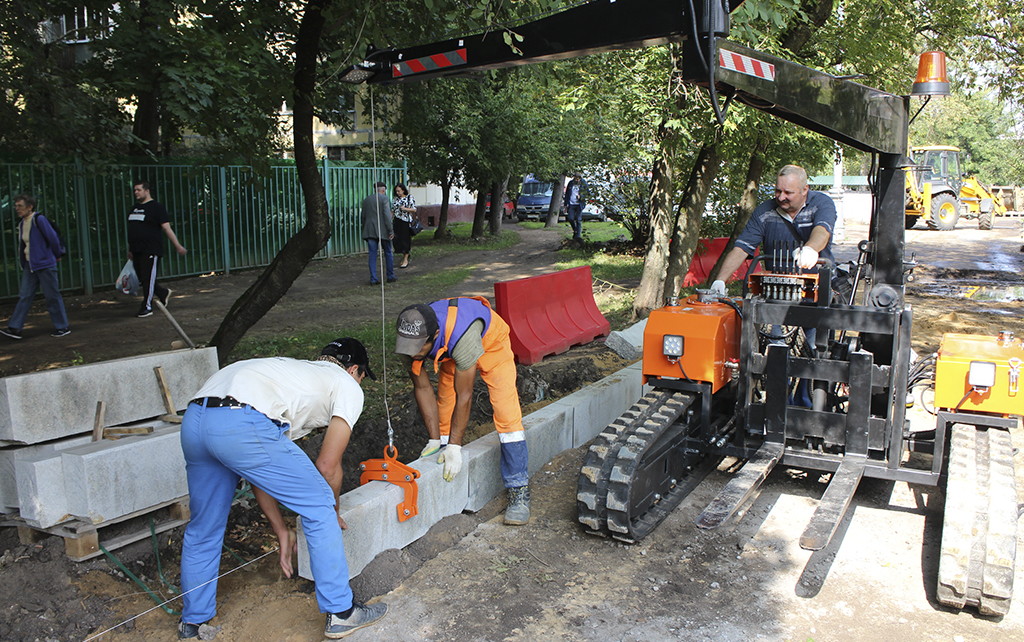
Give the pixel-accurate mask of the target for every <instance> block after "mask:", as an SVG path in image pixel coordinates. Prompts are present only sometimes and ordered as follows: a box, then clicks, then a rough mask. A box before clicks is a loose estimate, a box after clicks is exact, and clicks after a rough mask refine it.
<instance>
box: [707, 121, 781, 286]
mask: <svg viewBox="0 0 1024 642" xmlns="http://www.w3.org/2000/svg"><path fill="white" fill-rule="evenodd" d="M767 147H768V145H767V136H764V135H762V136H761V137H760V138H758V140H757V142H756V143H754V151H753V153H751V154H750V164H749V165H748V166H747V180H746V183H745V187H744V189H743V197H742V198H740V202H739V203H737V204H736V220H735V221H734V222H733V225H732V234H731V235H730V236H729V242H728V243H726V245H725V249H724V250H723V251H722V255H721V256H719V257H718V260H717V261H715V267H713V268H711V272H710V273H709V274H708V283H707V285H709V286H710V285H711V281H714V280H715V279H719V278H720V279H722V280H723V281H728V279H729V277H730V276H732V275H731V274H726V275H719V274H718V271H719V270H720V269H722V261H724V260H725V255H726V254H728V253H729V252H730V251H731V250H732V248H733V246H734V245H736V237H738V236H739V235H740V232H742V231H743V228H744V227H746V226H747V221H749V220H750V215H751V214H753V213H754V209H755V208H756V207H757V204H758V203H757V199H758V196H757V186H758V185H759V184H760V182H761V173H762V172H763V171H764V152H765V150H766V149H767Z"/></svg>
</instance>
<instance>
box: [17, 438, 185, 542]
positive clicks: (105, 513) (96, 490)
mask: <svg viewBox="0 0 1024 642" xmlns="http://www.w3.org/2000/svg"><path fill="white" fill-rule="evenodd" d="M180 435H181V430H180V427H179V426H177V425H175V426H169V427H164V428H160V429H158V430H154V431H153V433H152V434H149V435H137V436H133V437H125V438H123V439H118V440H117V441H109V440H103V441H97V442H93V443H90V444H88V445H85V446H79V447H77V448H69V449H68V450H64V451H62V452H61V454H60V456H61V459H62V460H63V463H64V482H65V486H64V493H65V496H66V497H67V509H68V512H69V513H70V514H71V515H72V516H74V517H76V518H78V519H81V520H83V521H87V522H92V523H94V524H99V523H102V522H104V521H109V520H113V519H117V518H118V517H123V516H125V515H129V514H131V513H134V512H136V511H140V510H145V509H147V508H149V507H151V506H156V505H157V504H162V503H164V502H168V501H171V500H173V499H176V498H178V497H181V496H183V495H188V481H187V479H186V477H185V456H184V455H183V454H182V452H181V437H180ZM24 499H25V498H24V497H22V500H23V501H24Z"/></svg>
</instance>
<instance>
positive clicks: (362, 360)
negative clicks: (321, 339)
mask: <svg viewBox="0 0 1024 642" xmlns="http://www.w3.org/2000/svg"><path fill="white" fill-rule="evenodd" d="M320 354H322V355H326V356H328V357H334V358H335V359H337V360H338V361H340V362H341V363H342V365H344V366H345V367H348V366H350V365H355V366H360V367H362V368H363V370H365V371H366V376H367V377H369V378H371V379H373V380H374V381H376V380H377V377H376V376H374V374H373V371H372V370H370V357H369V355H367V354H366V348H365V347H364V346H363V344H362V343H360V341H359V340H358V339H353V338H352V337H342V338H340V339H335V340H334V341H331V342H330V343H328V344H327V345H325V346H324V349H323V350H321V351H320Z"/></svg>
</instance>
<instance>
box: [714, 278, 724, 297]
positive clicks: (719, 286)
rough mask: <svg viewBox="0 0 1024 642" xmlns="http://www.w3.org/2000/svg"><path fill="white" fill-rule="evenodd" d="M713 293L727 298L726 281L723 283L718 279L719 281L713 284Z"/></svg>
mask: <svg viewBox="0 0 1024 642" xmlns="http://www.w3.org/2000/svg"><path fill="white" fill-rule="evenodd" d="M711 291H712V292H714V293H715V294H721V295H722V296H725V281H723V280H722V279H718V280H717V281H715V282H714V283H712V284H711Z"/></svg>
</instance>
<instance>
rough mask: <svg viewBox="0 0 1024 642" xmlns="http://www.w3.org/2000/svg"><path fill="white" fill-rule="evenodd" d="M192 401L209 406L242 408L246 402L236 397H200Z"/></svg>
mask: <svg viewBox="0 0 1024 642" xmlns="http://www.w3.org/2000/svg"><path fill="white" fill-rule="evenodd" d="M192 403H194V404H199V405H200V406H206V407H207V408H242V407H243V406H247V405H249V404H244V403H242V402H241V401H239V400H238V399H235V398H234V397H200V398H198V399H193V400H192Z"/></svg>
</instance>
